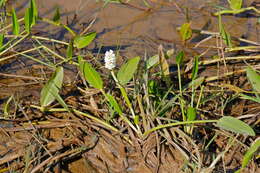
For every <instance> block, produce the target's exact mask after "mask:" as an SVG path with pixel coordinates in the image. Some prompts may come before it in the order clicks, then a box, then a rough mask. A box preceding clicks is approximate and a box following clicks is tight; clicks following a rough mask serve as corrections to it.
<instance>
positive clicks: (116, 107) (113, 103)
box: [106, 94, 123, 115]
mask: <svg viewBox="0 0 260 173" xmlns="http://www.w3.org/2000/svg"><path fill="white" fill-rule="evenodd" d="M106 97H107V99H108V102H109V103H110V105H111V106H112V107H113V108H114V110H115V111H116V112H117V113H118V114H119V115H122V114H123V112H122V109H121V107H120V106H119V105H118V103H117V101H116V99H115V98H114V97H113V96H112V95H110V94H106Z"/></svg>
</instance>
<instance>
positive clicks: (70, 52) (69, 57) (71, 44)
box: [66, 41, 73, 60]
mask: <svg viewBox="0 0 260 173" xmlns="http://www.w3.org/2000/svg"><path fill="white" fill-rule="evenodd" d="M72 55H73V41H70V43H69V45H68V47H67V51H66V56H67V60H71V59H72Z"/></svg>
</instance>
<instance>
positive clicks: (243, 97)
mask: <svg viewBox="0 0 260 173" xmlns="http://www.w3.org/2000/svg"><path fill="white" fill-rule="evenodd" d="M240 96H241V97H240V98H242V99H245V100H251V101H253V102H257V103H260V98H258V97H251V96H248V95H245V94H240Z"/></svg>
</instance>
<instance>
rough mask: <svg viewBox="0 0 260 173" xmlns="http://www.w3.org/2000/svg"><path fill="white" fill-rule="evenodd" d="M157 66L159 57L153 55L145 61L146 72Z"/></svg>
mask: <svg viewBox="0 0 260 173" xmlns="http://www.w3.org/2000/svg"><path fill="white" fill-rule="evenodd" d="M157 64H159V55H154V56H152V57H150V58H149V59H148V60H147V61H146V70H148V69H150V68H152V67H153V66H155V65H157Z"/></svg>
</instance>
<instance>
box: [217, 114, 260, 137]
mask: <svg viewBox="0 0 260 173" xmlns="http://www.w3.org/2000/svg"><path fill="white" fill-rule="evenodd" d="M217 126H218V127H220V128H222V129H224V130H228V131H231V132H234V133H240V134H246V135H250V136H255V132H254V130H253V129H252V128H251V127H250V126H249V125H247V124H246V123H244V122H243V121H241V120H239V119H236V118H234V117H231V116H224V117H222V118H220V119H219V120H218V122H217Z"/></svg>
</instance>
